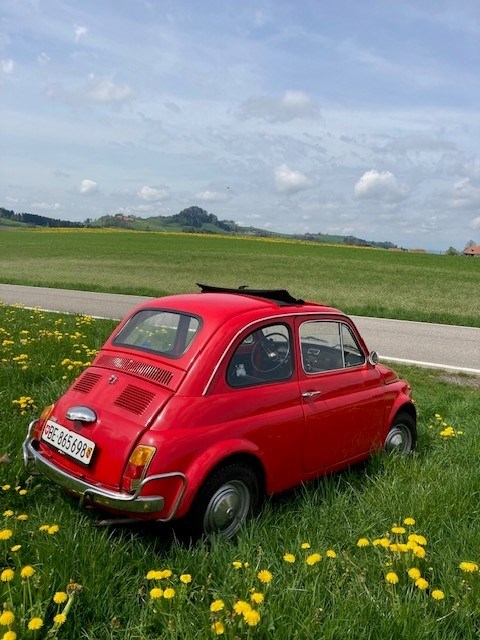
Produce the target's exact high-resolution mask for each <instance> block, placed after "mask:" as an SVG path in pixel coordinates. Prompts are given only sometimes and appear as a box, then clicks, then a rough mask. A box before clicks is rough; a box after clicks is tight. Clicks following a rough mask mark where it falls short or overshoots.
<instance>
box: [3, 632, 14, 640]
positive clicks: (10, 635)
mask: <svg viewBox="0 0 480 640" xmlns="http://www.w3.org/2000/svg"><path fill="white" fill-rule="evenodd" d="M2 640H17V634H16V633H15V631H7V632H6V633H4V634H3V636H2Z"/></svg>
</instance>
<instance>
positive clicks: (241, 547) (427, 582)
mask: <svg viewBox="0 0 480 640" xmlns="http://www.w3.org/2000/svg"><path fill="white" fill-rule="evenodd" d="M42 237H43V236H42ZM113 326H114V323H113V322H111V321H102V320H92V319H91V318H88V317H83V316H74V315H63V314H49V313H46V312H42V311H39V310H28V309H23V308H21V307H9V306H6V305H0V345H1V349H2V350H1V355H0V460H2V462H0V637H1V638H2V640H15V639H17V640H18V639H20V638H21V639H24V638H32V639H35V640H47V639H50V638H64V639H67V640H99V639H101V640H164V639H170V640H180V639H181V640H205V639H207V638H228V639H229V640H243V639H245V640H247V639H253V638H258V639H259V640H267V639H271V638H275V639H279V640H292V639H295V640H312V638H318V639H322V640H323V639H326V640H338V639H340V638H341V639H342V640H385V639H390V638H399V639H402V640H410V639H411V640H451V639H452V638H461V639H462V640H473V639H477V638H478V637H479V634H480V573H479V570H478V569H479V563H480V510H479V500H478V498H479V491H478V487H480V468H479V465H478V459H479V456H480V441H479V439H478V415H479V414H480V394H479V384H480V383H479V379H478V378H474V377H470V376H461V377H450V376H449V375H447V374H444V373H441V372H438V371H433V370H420V369H416V368H412V367H408V368H407V367H398V368H397V369H398V371H399V373H400V374H401V375H402V376H404V377H406V378H407V379H408V380H409V381H410V383H411V384H412V387H413V389H414V394H415V399H416V404H417V408H418V412H419V441H418V447H417V450H416V452H415V453H414V454H413V455H411V456H409V457H407V458H399V457H383V456H377V457H375V458H373V459H372V460H370V461H369V462H368V463H366V464H364V465H362V466H359V467H355V468H352V469H350V470H348V471H345V472H343V473H338V474H335V475H332V476H330V477H326V478H323V479H321V480H318V481H314V482H312V483H310V484H307V485H305V486H303V487H300V488H298V489H297V490H294V491H290V492H287V493H285V494H282V495H280V496H277V497H274V498H270V499H267V500H266V501H265V503H264V505H263V507H262V509H261V510H260V512H259V514H258V515H257V516H256V517H255V518H254V519H253V520H252V521H250V522H249V523H248V524H247V525H246V526H245V527H244V528H243V529H242V530H241V532H240V534H239V536H238V539H237V540H236V541H234V542H226V541H223V540H219V539H215V538H214V539H211V540H209V541H199V542H197V543H196V544H194V545H192V546H186V545H185V543H182V542H180V541H178V540H177V538H176V535H175V529H174V528H172V527H171V526H167V525H162V526H161V525H150V526H145V525H142V526H139V525H132V526H129V525H123V526H119V525H117V526H108V527H106V526H99V525H100V520H101V517H102V515H101V514H97V513H95V512H92V511H87V510H85V509H84V508H82V507H81V506H80V505H79V504H78V502H77V501H76V500H74V499H73V498H70V497H68V496H67V495H65V494H63V493H62V492H61V491H60V490H59V489H58V488H56V487H55V486H52V485H51V484H50V483H49V482H48V481H47V480H45V479H41V478H29V477H27V475H26V473H25V471H24V469H23V462H22V454H21V445H22V441H23V439H24V437H25V433H26V429H27V425H28V423H29V422H30V420H32V419H33V418H34V417H36V416H38V414H39V412H40V411H41V410H42V408H43V407H44V406H45V405H47V404H49V403H51V402H52V401H54V400H55V399H56V398H57V397H58V395H59V394H61V393H62V392H63V391H64V390H65V389H66V388H67V386H68V385H69V384H70V383H71V382H72V381H73V380H74V378H75V377H76V376H77V375H78V374H79V372H80V371H82V370H83V369H84V367H85V366H87V365H88V362H89V361H90V360H91V359H92V357H93V356H94V354H95V352H96V349H98V348H99V346H100V345H101V344H102V343H103V342H104V340H105V339H106V337H107V336H108V334H109V333H110V331H111V330H112V328H113ZM6 456H8V458H9V461H7V460H6Z"/></svg>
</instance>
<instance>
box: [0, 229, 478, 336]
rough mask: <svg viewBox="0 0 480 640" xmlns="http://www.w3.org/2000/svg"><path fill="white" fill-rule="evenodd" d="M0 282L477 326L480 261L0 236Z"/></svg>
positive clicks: (84, 233)
mask: <svg viewBox="0 0 480 640" xmlns="http://www.w3.org/2000/svg"><path fill="white" fill-rule="evenodd" d="M0 281H1V282H2V283H12V284H27V285H34V286H49V287H58V288H72V289H83V290H91V291H107V292H114V293H131V294H137V295H152V296H160V295H164V294H169V293H178V292H186V291H195V290H197V288H196V284H195V283H197V282H204V283H207V284H215V285H219V286H229V287H236V286H239V285H243V284H246V285H248V286H250V287H252V288H255V287H257V288H261V287H263V288H286V289H288V290H289V291H290V292H291V293H292V294H293V295H295V296H297V297H302V298H305V299H309V300H313V301H317V302H324V303H326V304H329V305H332V306H335V307H339V308H341V309H342V310H344V311H346V312H347V313H350V314H355V315H367V316H377V317H388V318H398V319H404V320H420V321H426V322H440V323H447V324H459V325H467V326H476V327H478V326H480V297H479V296H478V288H479V285H480V260H476V259H474V258H464V257H462V256H446V255H431V254H420V253H410V252H391V251H384V250H380V249H363V248H354V247H343V246H330V245H325V244H320V243H318V244H314V243H311V244H309V243H305V242H294V241H285V240H276V239H275V240H272V239H253V238H237V237H218V236H214V237H212V236H208V235H202V236H198V235H191V234H185V233H179V234H162V233H153V232H149V233H147V232H129V231H111V230H95V229H86V230H64V229H52V230H17V229H13V228H11V229H8V230H7V229H5V228H4V229H2V230H0Z"/></svg>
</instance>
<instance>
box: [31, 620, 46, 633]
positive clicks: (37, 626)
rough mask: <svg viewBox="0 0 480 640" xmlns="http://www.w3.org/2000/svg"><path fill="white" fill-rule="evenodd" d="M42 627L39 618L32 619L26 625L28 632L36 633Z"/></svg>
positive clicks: (41, 621)
mask: <svg viewBox="0 0 480 640" xmlns="http://www.w3.org/2000/svg"><path fill="white" fill-rule="evenodd" d="M42 627H43V620H42V619H41V618H32V619H31V620H30V622H29V623H28V628H29V629H30V631H37V630H38V629H41V628H42Z"/></svg>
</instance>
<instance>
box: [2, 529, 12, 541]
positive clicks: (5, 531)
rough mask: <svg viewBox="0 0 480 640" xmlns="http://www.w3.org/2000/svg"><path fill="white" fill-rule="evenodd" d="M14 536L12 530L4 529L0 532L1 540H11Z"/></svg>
mask: <svg viewBox="0 0 480 640" xmlns="http://www.w3.org/2000/svg"><path fill="white" fill-rule="evenodd" d="M12 535H13V532H12V530H11V529H2V530H1V531H0V540H10V538H11V537H12Z"/></svg>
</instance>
